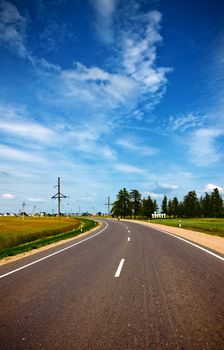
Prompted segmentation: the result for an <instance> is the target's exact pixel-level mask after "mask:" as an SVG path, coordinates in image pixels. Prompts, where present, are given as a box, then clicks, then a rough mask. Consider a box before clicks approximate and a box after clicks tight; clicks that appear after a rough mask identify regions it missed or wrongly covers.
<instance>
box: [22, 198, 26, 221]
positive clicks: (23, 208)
mask: <svg viewBox="0 0 224 350" xmlns="http://www.w3.org/2000/svg"><path fill="white" fill-rule="evenodd" d="M25 206H26V203H25V202H23V203H22V213H23V220H24V210H25Z"/></svg>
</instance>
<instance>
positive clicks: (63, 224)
mask: <svg viewBox="0 0 224 350" xmlns="http://www.w3.org/2000/svg"><path fill="white" fill-rule="evenodd" d="M79 226H80V221H79V220H77V219H75V218H70V217H69V218H66V217H61V218H60V223H59V222H58V218H56V217H25V218H24V219H23V218H22V217H0V250H1V249H4V248H9V247H14V246H18V245H20V244H22V243H27V242H31V241H34V240H37V239H40V238H43V237H48V236H52V235H57V234H60V233H62V232H65V231H69V230H73V228H74V229H77V228H78V227H79Z"/></svg>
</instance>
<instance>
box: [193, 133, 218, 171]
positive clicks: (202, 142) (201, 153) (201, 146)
mask: <svg viewBox="0 0 224 350" xmlns="http://www.w3.org/2000/svg"><path fill="white" fill-rule="evenodd" d="M223 136H224V132H223V130H219V129H216V128H201V129H198V130H196V131H195V132H193V134H191V136H189V137H188V139H187V141H186V145H187V147H188V153H189V157H190V161H191V162H192V163H194V164H196V165H199V166H210V165H212V164H216V163H218V162H222V161H223V150H222V149H220V146H219V143H218V142H217V141H218V140H219V138H220V137H223Z"/></svg>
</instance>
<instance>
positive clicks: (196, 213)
mask: <svg viewBox="0 0 224 350" xmlns="http://www.w3.org/2000/svg"><path fill="white" fill-rule="evenodd" d="M154 213H162V214H165V216H168V217H170V218H176V217H177V218H199V217H201V218H223V217H224V202H223V200H222V197H221V195H220V193H219V190H218V189H217V188H215V189H214V190H213V191H212V192H211V193H210V194H209V193H207V192H206V193H205V195H204V196H201V197H200V198H198V196H197V194H196V192H195V191H190V192H188V193H187V194H186V195H185V196H184V198H183V200H178V198H177V197H174V198H173V199H168V198H167V196H164V198H163V200H162V204H161V208H159V206H158V204H157V201H156V199H152V198H151V197H150V196H148V197H146V198H142V195H141V193H140V192H139V191H138V190H131V191H130V192H129V191H128V190H127V189H126V188H123V189H121V190H120V191H119V192H118V194H117V198H116V200H115V202H114V203H113V206H112V209H111V214H112V215H113V216H114V217H121V218H127V217H134V218H136V217H138V218H142V219H143V218H151V217H152V216H153V214H154Z"/></svg>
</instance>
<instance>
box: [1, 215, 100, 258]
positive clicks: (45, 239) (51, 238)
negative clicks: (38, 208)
mask: <svg viewBox="0 0 224 350" xmlns="http://www.w3.org/2000/svg"><path fill="white" fill-rule="evenodd" d="M96 225H98V223H97V222H95V221H93V220H89V219H79V225H78V227H77V228H76V229H75V228H73V229H72V230H71V228H70V230H69V231H68V230H67V229H66V228H64V229H63V230H64V231H63V232H59V233H57V232H56V233H55V231H54V234H52V235H48V234H47V235H45V236H43V235H42V236H41V238H38V239H35V240H32V241H26V242H24V243H22V244H15V245H14V246H8V247H4V248H2V249H0V259H2V258H4V257H7V256H13V255H16V254H21V253H24V252H28V251H31V250H33V249H37V248H40V247H42V246H45V245H48V244H51V243H55V242H58V241H60V240H63V239H67V238H72V237H75V236H77V235H79V234H81V233H83V232H86V231H88V230H90V229H92V228H93V227H96ZM60 230H62V228H60ZM47 233H49V231H47ZM27 238H29V239H30V237H29V236H27Z"/></svg>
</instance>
